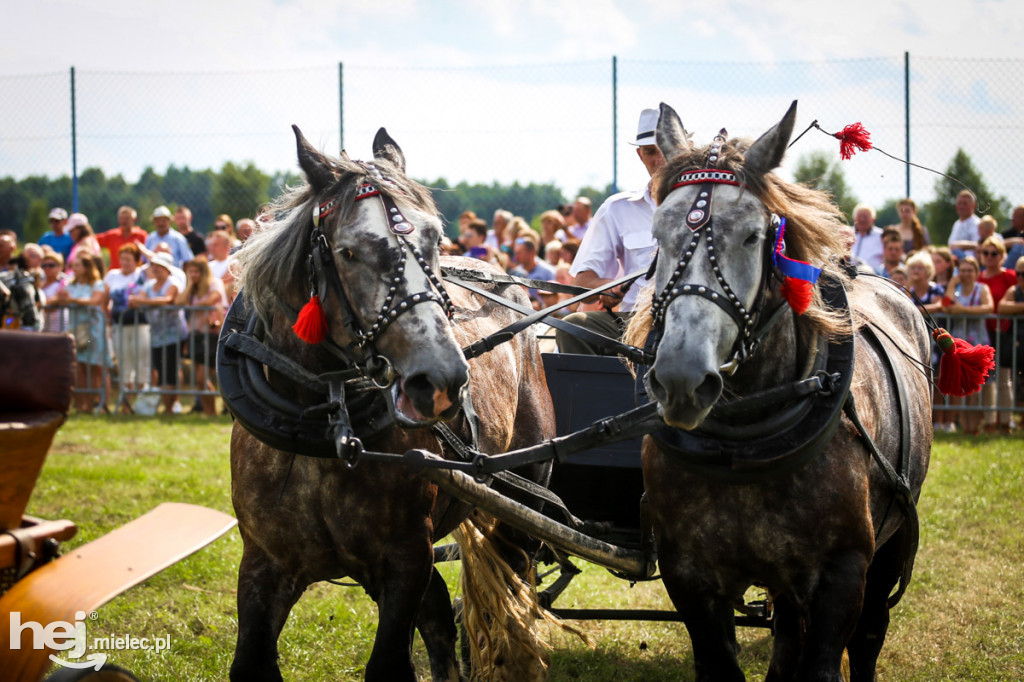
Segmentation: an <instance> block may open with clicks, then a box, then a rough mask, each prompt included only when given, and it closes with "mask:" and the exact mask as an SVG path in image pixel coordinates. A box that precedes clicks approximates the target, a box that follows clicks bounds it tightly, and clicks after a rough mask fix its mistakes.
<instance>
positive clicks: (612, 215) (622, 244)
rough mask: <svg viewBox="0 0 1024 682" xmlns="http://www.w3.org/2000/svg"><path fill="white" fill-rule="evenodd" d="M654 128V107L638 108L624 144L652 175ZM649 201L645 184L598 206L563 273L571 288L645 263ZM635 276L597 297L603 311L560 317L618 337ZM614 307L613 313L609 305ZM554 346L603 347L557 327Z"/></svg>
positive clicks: (656, 163)
mask: <svg viewBox="0 0 1024 682" xmlns="http://www.w3.org/2000/svg"><path fill="white" fill-rule="evenodd" d="M657 126H658V110H657V109H644V110H643V111H642V112H640V122H639V124H638V126H637V136H636V140H635V141H634V142H630V144H632V145H633V146H635V147H636V148H637V150H636V153H637V156H638V157H639V158H640V162H641V163H643V164H644V168H646V169H647V174H648V175H650V176H653V175H654V173H655V171H657V170H658V169H659V168H661V167H662V166H664V165H665V157H664V156H662V154H661V150H660V149H658V146H657V145H656V144H655V142H654V130H655V128H657ZM654 209H655V205H654V199H653V198H652V197H651V182H650V181H648V182H647V185H646V187H644V188H643V189H639V190H628V191H625V192H620V193H618V194H614V195H612V196H610V197H608V198H607V199H605V201H604V203H603V204H601V208H599V209H598V210H597V213H595V214H594V217H593V218H592V219H591V220H590V225H589V227H588V229H587V231H586V234H585V235H584V237H583V241H582V243H581V244H580V248H579V252H578V253H577V254H576V258H575V260H573V263H572V267H571V268H570V269H569V274H571V275H573V276H574V278H575V279H574V281H573V283H574V284H575V285H576V286H581V287H586V288H588V289H593V288H594V287H598V286H601V285H602V284H606V283H608V282H610V281H612V280H613V279H615V278H617V277H620V276H621V275H624V274H630V273H633V272H637V271H638V270H643V269H645V268H647V267H649V266H650V264H651V258H652V257H653V256H654V248H655V246H656V242H655V240H654V236H653V235H652V234H651V227H652V223H653V221H654ZM646 282H647V280H646V278H643V277H641V278H640V279H638V280H637V281H635V282H634V283H633V284H632V285H631V286H629V287H628V289H624V288H623V287H621V286H619V287H615V288H614V289H612V290H610V291H607V292H605V293H604V294H602V295H601V297H600V300H601V303H602V304H603V305H604V308H605V309H604V310H599V311H593V312H586V313H573V314H572V315H569V316H567V317H566V318H565V319H566V321H567V322H572V323H574V324H576V325H579V326H581V327H585V328H587V329H590V330H591V331H595V332H597V333H599V334H602V335H604V336H607V337H611V338H615V339H617V338H619V337H620V336H622V332H623V331H625V326H626V322H628V320H629V317H630V315H632V310H633V306H634V304H635V303H636V296H637V293H638V292H639V291H640V289H641V288H642V287H643V286H644V284H646ZM616 306H618V312H617V313H616V312H614V311H613V309H614V308H615V307H616ZM555 339H556V342H557V343H558V350H559V352H562V353H580V354H584V355H601V354H602V353H603V351H602V350H601V349H600V348H599V347H597V346H593V345H591V344H590V343H588V342H585V341H582V340H581V339H578V338H576V337H574V336H572V335H570V334H568V333H566V332H563V331H561V330H558V331H557V333H556V335H555Z"/></svg>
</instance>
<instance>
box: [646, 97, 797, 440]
mask: <svg viewBox="0 0 1024 682" xmlns="http://www.w3.org/2000/svg"><path fill="white" fill-rule="evenodd" d="M795 119H796V102H794V103H793V105H792V106H791V107H790V109H789V111H788V112H787V113H786V115H785V117H783V119H782V120H781V121H780V122H779V123H778V124H777V125H775V126H774V127H772V128H771V129H770V130H769V131H768V132H766V133H765V134H764V135H762V136H761V137H760V138H759V139H758V140H757V141H755V142H753V143H752V144H751V143H750V142H749V141H747V140H735V139H733V140H729V139H727V133H726V131H725V130H724V129H723V130H722V131H721V132H720V133H719V135H718V136H716V137H715V140H714V141H713V142H712V144H711V145H709V146H707V147H704V148H702V149H692V148H691V146H690V145H689V143H688V142H687V136H686V132H685V130H684V129H683V125H682V122H681V121H680V119H679V116H678V115H677V114H676V112H675V111H674V110H673V109H672V108H671V107H669V106H668V105H666V104H662V105H661V113H660V117H659V120H658V126H657V131H656V132H657V134H656V138H657V144H658V147H659V148H660V149H661V151H662V153H663V154H664V155H665V159H666V161H667V163H666V167H665V168H664V169H663V171H662V173H661V174H660V176H659V177H658V179H657V180H656V183H657V191H656V194H657V197H658V200H659V207H658V210H657V212H656V214H655V218H654V236H655V237H656V238H657V240H658V242H659V245H660V252H659V255H658V261H657V268H656V275H655V293H654V298H653V301H652V306H651V314H652V317H653V328H654V330H655V331H656V332H657V333H658V334H659V335H660V341H659V345H658V347H657V354H656V358H657V359H656V361H655V363H654V365H653V366H652V368H651V371H650V372H649V373H648V375H647V383H648V387H649V390H650V393H651V395H652V396H653V397H654V399H655V400H657V402H658V403H659V406H660V411H661V413H662V416H663V418H664V420H665V422H666V423H668V424H670V425H672V426H677V427H680V428H683V429H694V428H696V427H698V426H700V424H701V423H702V422H703V420H704V419H705V417H707V415H708V413H709V412H710V411H711V409H712V407H714V405H715V403H716V402H717V401H718V400H719V398H720V397H721V396H722V393H723V388H724V386H725V377H726V376H727V375H728V374H729V373H731V372H733V371H735V369H736V367H737V366H738V364H739V363H740V362H742V360H743V359H745V357H746V356H747V355H748V354H749V353H750V352H752V350H753V346H754V344H753V340H754V339H756V338H757V336H756V335H757V325H758V322H759V321H762V320H763V319H764V318H765V312H764V308H765V303H766V300H765V299H766V294H767V292H768V289H769V287H770V286H771V282H770V281H769V279H770V277H769V276H770V275H771V273H772V252H773V246H774V237H775V233H776V230H777V229H778V219H777V218H776V217H775V216H774V215H773V213H772V211H771V210H769V208H768V207H767V206H766V204H765V202H764V201H763V200H762V195H763V192H762V189H763V188H764V187H765V184H766V183H765V178H766V176H768V175H770V174H771V171H772V170H773V169H774V168H776V167H777V166H778V165H779V162H780V161H781V160H782V156H783V154H784V153H785V151H786V146H787V144H788V142H789V138H790V135H791V134H792V131H793V124H794V121H795Z"/></svg>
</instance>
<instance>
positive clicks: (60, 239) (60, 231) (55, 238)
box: [38, 207, 75, 262]
mask: <svg viewBox="0 0 1024 682" xmlns="http://www.w3.org/2000/svg"><path fill="white" fill-rule="evenodd" d="M67 224H68V212H67V211H65V210H64V209H63V208H59V207H58V208H53V209H50V229H49V230H48V231H47V232H46V234H44V235H43V236H42V237H40V238H39V242H38V244H39V246H49V247H50V248H51V249H53V250H54V251H56V252H57V253H59V254H60V255H61V256H63V257H64V260H65V262H66V261H67V260H68V256H70V255H71V247H72V246H74V244H75V240H74V239H72V238H71V235H70V234H69V233H68V232H67V230H66V229H65V227H66V226H67Z"/></svg>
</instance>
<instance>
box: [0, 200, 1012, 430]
mask: <svg viewBox="0 0 1024 682" xmlns="http://www.w3.org/2000/svg"><path fill="white" fill-rule="evenodd" d="M976 206H977V200H976V198H975V197H974V195H973V194H972V193H971V192H970V191H968V190H964V191H963V192H961V193H960V195H959V196H958V197H957V200H956V208H957V213H958V220H957V221H956V223H955V224H954V225H952V226H950V236H949V239H948V242H947V244H946V245H937V244H932V243H931V238H930V235H929V231H928V230H927V229H926V228H925V226H924V225H922V224H921V221H920V219H919V218H918V214H917V205H916V204H915V203H914V201H913V200H911V199H909V198H908V199H904V200H902V201H900V202H899V203H898V205H897V208H898V212H899V222H898V223H897V224H894V225H891V226H888V227H885V228H882V227H879V226H878V225H876V224H875V220H876V217H877V213H876V212H875V209H874V208H873V207H871V206H869V205H865V204H861V205H858V206H857V207H856V208H855V209H854V211H853V215H852V218H853V221H852V222H853V225H852V227H851V228H848V229H849V230H850V233H849V237H850V241H849V244H850V258H851V260H852V261H853V262H854V263H855V264H856V265H857V266H858V267H859V268H861V269H864V270H867V271H871V272H873V273H875V274H877V275H879V276H882V277H886V278H888V279H891V280H893V281H894V282H896V283H897V284H899V285H900V286H901V287H903V288H904V289H905V290H906V291H907V293H908V295H909V296H912V297H913V299H914V301H915V303H916V304H917V305H918V307H919V308H920V310H921V311H922V313H924V314H929V315H932V316H937V317H938V318H939V322H940V324H944V325H948V326H949V328H950V331H951V332H952V333H953V334H954V335H955V336H958V337H960V338H963V339H965V340H967V341H969V342H970V343H972V344H979V343H986V344H990V345H992V346H993V347H995V348H997V349H998V351H999V353H998V358H997V361H998V362H997V369H996V371H994V372H992V373H991V375H990V377H989V379H988V382H987V383H986V385H985V387H984V389H983V391H982V402H981V404H982V405H983V406H984V407H985V408H986V409H985V410H979V409H959V410H957V411H951V410H948V409H944V410H936V412H935V427H936V429H939V430H955V429H957V428H960V429H962V430H964V431H967V432H971V433H974V432H978V431H980V430H987V431H1008V430H1010V429H1013V428H1015V427H1016V426H1018V424H1015V423H1014V421H1013V419H1012V418H1011V413H1010V412H1009V411H1007V410H998V411H997V410H995V409H993V408H995V407H996V406H999V407H1007V406H1012V405H1014V404H1016V407H1017V408H1021V407H1024V319H1022V320H1020V321H1019V322H1016V321H1014V320H1013V319H1012V318H1011V319H999V320H997V319H995V318H993V317H991V316H992V315H993V314H999V315H1002V316H1003V317H1004V318H1010V316H1016V315H1021V314H1024V205H1020V206H1017V207H1015V208H1014V209H1013V212H1012V217H1011V224H1010V225H1009V226H1008V227H1007V229H1005V230H1003V231H1002V232H1000V230H999V225H998V223H997V221H996V219H995V218H993V217H992V216H988V215H985V216H978V215H976V214H975V211H976ZM592 209H593V207H592V205H591V202H590V200H589V199H587V198H586V197H579V198H577V199H576V200H575V201H574V202H572V203H571V204H565V205H561V206H556V207H552V208H551V209H550V210H546V211H544V212H543V213H541V214H540V215H539V216H537V217H536V221H537V228H538V229H534V228H533V227H531V225H530V223H529V222H528V221H527V220H526V219H525V218H523V217H521V216H516V215H513V214H512V213H511V212H510V211H506V210H503V209H499V210H497V211H495V212H494V214H493V215H492V216H491V220H490V224H488V222H487V221H486V220H484V219H482V218H481V217H479V216H477V215H476V213H474V212H473V211H471V210H467V211H465V212H463V213H462V214H461V215H460V216H459V219H458V228H459V234H458V236H457V238H456V239H454V240H447V239H446V240H445V241H444V244H443V250H444V252H445V253H447V254H449V255H459V256H463V257H466V258H477V259H480V260H484V261H487V262H489V263H491V264H492V265H494V266H496V267H498V268H500V269H501V270H503V271H505V272H507V273H509V274H512V275H517V276H519V277H522V278H524V279H527V280H533V282H534V283H536V282H558V283H561V284H573V282H574V277H573V275H572V274H570V270H571V267H572V264H573V261H574V259H575V257H576V254H577V252H578V250H579V247H580V243H581V240H582V238H583V237H584V236H585V235H586V233H587V230H588V228H589V226H590V221H591V215H592ZM150 219H151V222H152V230H151V231H149V232H147V231H146V230H144V229H142V228H141V227H139V226H138V225H137V224H136V221H137V214H136V211H135V209H133V208H132V207H130V206H122V207H121V208H120V209H119V210H118V213H117V226H116V227H113V228H111V229H109V230H106V231H101V232H99V233H97V232H96V231H95V230H94V229H93V226H92V225H91V223H90V221H89V218H88V217H87V216H85V215H83V214H81V213H74V214H72V215H70V216H69V215H68V214H67V212H66V211H65V210H64V209H62V208H54V209H53V210H52V211H51V212H50V214H49V221H50V230H49V231H47V232H46V234H44V235H43V236H42V237H41V238H40V239H39V240H38V243H35V244H25V245H24V246H23V247H22V248H21V249H20V253H18V249H17V242H16V236H15V234H14V233H13V232H12V231H10V230H3V231H0V275H3V277H4V279H3V280H0V284H2V285H4V286H5V287H7V288H10V287H11V286H12V284H11V283H12V282H16V280H13V279H12V275H11V273H12V272H18V273H21V275H19V276H22V277H27V278H29V279H30V280H31V281H32V282H33V283H34V284H35V287H36V291H37V292H36V293H35V294H34V296H35V299H34V307H35V309H36V314H35V315H29V314H27V313H26V314H24V315H23V316H22V317H21V319H18V318H17V316H16V315H14V314H12V312H11V310H10V309H9V310H8V311H7V313H6V314H5V318H4V326H18V325H19V324H20V325H21V326H22V327H23V328H27V329H40V330H58V331H67V332H71V333H72V334H73V335H74V336H75V338H76V345H77V346H78V361H79V362H78V370H77V371H78V373H79V375H78V381H79V384H78V385H79V386H83V387H88V388H90V389H96V388H98V385H99V384H98V382H99V381H101V376H104V373H103V372H101V371H99V369H100V368H102V367H116V368H117V371H116V372H117V376H118V381H120V382H122V384H123V386H124V387H126V388H128V389H129V390H130V391H133V390H134V391H137V390H141V389H143V388H145V387H150V386H152V387H160V388H162V389H164V390H163V393H162V402H163V408H164V410H165V411H168V412H178V411H182V410H181V405H180V403H179V401H178V400H177V397H176V396H175V395H174V393H173V392H172V391H173V389H174V388H175V387H180V386H181V385H182V376H183V375H182V366H181V365H182V364H183V363H184V362H189V363H191V366H192V367H193V370H192V373H191V375H190V376H191V377H192V379H193V385H194V386H195V387H196V388H198V389H200V390H205V391H212V390H213V384H212V381H213V379H214V378H215V377H214V376H213V374H214V373H213V372H212V371H211V369H212V367H213V362H214V355H215V349H216V342H217V334H218V332H219V327H220V325H221V322H222V320H223V317H224V313H225V311H226V309H227V306H228V305H229V304H230V301H231V300H232V299H233V297H234V295H235V293H236V292H235V290H234V277H233V273H232V271H231V268H230V264H231V261H232V254H233V253H234V251H235V250H236V249H237V248H239V247H240V245H241V243H242V241H244V240H245V239H246V238H248V236H249V235H250V234H251V233H252V231H253V230H254V229H255V228H256V223H255V222H254V221H253V220H251V219H248V218H245V219H242V220H239V221H238V223H237V225H236V223H235V222H234V221H233V220H232V218H231V217H230V216H228V215H218V216H217V217H216V219H215V220H214V222H213V224H212V225H211V229H210V231H209V233H208V234H207V235H205V236H204V235H203V234H201V233H199V232H198V231H197V230H195V228H194V227H193V226H192V213H191V211H190V210H189V209H188V207H186V206H178V207H177V208H176V210H175V211H174V212H173V213H172V212H171V211H170V210H169V209H168V208H167V207H165V206H160V207H157V209H156V210H154V211H153V213H152V215H151V216H150ZM527 290H528V292H529V296H530V299H531V301H532V303H533V306H534V307H535V308H536V309H540V308H542V307H548V306H551V305H553V304H555V303H557V302H559V301H564V300H566V299H568V298H569V295H568V294H559V293H551V292H549V291H546V290H545V289H544V288H543V287H539V286H527ZM12 296H13V295H12ZM602 305H605V304H602V303H589V304H588V303H582V304H576V305H574V306H572V308H571V309H563V310H560V311H559V312H558V313H557V315H559V316H564V315H567V314H569V313H572V312H587V311H596V310H599V309H601V306H602ZM29 307H32V306H29ZM23 308H24V306H23ZM944 316H945V317H946V318H948V319H943V318H944ZM986 316H989V317H986ZM140 349H146V350H147V352H141V350H140ZM933 362H934V363H937V362H938V354H937V352H936V353H935V354H934V356H933ZM1013 367H1016V369H1017V374H1016V376H1013V375H1012V368H1013ZM76 400H77V403H76V404H77V407H78V409H81V410H93V409H95V407H96V402H97V400H98V391H96V392H92V393H88V392H86V393H80V394H78V395H77V397H76ZM940 400H942V401H944V399H943V398H941V396H938V395H936V401H937V402H938V401H940ZM968 404H977V403H969V402H967V403H964V405H968ZM193 409H194V410H195V411H202V412H204V413H207V414H212V413H213V412H214V410H215V405H214V400H213V398H212V396H210V395H204V396H201V397H198V398H197V399H196V402H195V404H194V405H193Z"/></svg>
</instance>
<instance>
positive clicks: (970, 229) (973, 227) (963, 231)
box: [947, 215, 981, 243]
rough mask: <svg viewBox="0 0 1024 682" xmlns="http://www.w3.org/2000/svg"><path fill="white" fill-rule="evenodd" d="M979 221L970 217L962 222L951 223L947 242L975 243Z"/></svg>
mask: <svg viewBox="0 0 1024 682" xmlns="http://www.w3.org/2000/svg"><path fill="white" fill-rule="evenodd" d="M979 222H981V219H980V218H979V217H978V216H976V215H971V216H968V217H967V218H965V219H964V220H958V221H956V222H955V223H953V230H952V231H951V232H950V233H949V242H947V243H952V242H976V241H978V223H979Z"/></svg>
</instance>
